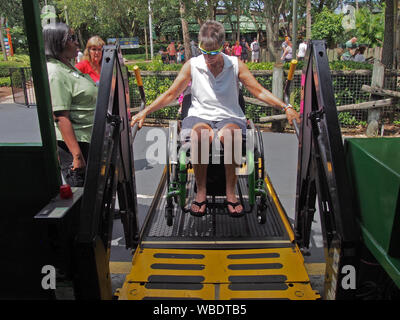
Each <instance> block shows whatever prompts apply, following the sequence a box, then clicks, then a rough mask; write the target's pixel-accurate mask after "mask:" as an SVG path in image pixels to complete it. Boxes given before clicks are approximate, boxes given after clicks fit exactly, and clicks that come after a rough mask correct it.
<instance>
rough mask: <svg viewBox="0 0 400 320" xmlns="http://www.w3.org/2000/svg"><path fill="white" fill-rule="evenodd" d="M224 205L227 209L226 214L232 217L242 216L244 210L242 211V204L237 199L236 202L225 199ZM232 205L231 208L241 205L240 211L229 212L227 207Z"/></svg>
mask: <svg viewBox="0 0 400 320" xmlns="http://www.w3.org/2000/svg"><path fill="white" fill-rule="evenodd" d="M225 205H226V210H227V211H228V214H229V215H230V216H231V217H232V218H240V217H243V216H244V215H245V212H244V207H243V205H242V204H241V203H240V202H239V201H237V202H230V201H226V200H225ZM229 205H230V206H232V208H233V209H235V208H236V207H237V206H240V205H241V206H242V211H240V212H236V211H235V212H231V211H229V208H228V206H229Z"/></svg>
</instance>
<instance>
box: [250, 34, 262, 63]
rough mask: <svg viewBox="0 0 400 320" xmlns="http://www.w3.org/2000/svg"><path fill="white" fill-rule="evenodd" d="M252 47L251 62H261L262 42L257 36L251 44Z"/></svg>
mask: <svg viewBox="0 0 400 320" xmlns="http://www.w3.org/2000/svg"><path fill="white" fill-rule="evenodd" d="M250 49H251V62H260V44H259V43H258V41H257V38H254V41H253V42H252V43H251V44H250Z"/></svg>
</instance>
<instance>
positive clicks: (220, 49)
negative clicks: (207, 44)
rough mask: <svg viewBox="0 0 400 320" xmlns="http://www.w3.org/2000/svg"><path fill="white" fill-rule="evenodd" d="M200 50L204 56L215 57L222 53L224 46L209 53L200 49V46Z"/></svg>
mask: <svg viewBox="0 0 400 320" xmlns="http://www.w3.org/2000/svg"><path fill="white" fill-rule="evenodd" d="M199 49H200V51H201V53H202V54H209V55H210V56H215V55H216V54H218V53H220V52H221V51H222V49H223V46H221V48H219V49H218V50H214V51H207V50H204V49H203V48H202V47H200V45H199Z"/></svg>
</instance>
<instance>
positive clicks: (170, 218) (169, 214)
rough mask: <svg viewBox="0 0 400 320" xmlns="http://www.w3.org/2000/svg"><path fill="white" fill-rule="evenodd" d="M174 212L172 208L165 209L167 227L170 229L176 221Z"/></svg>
mask: <svg viewBox="0 0 400 320" xmlns="http://www.w3.org/2000/svg"><path fill="white" fill-rule="evenodd" d="M172 212H173V210H172V208H170V207H166V208H165V220H166V221H167V226H168V227H171V226H172V222H173V220H174V217H173V215H172Z"/></svg>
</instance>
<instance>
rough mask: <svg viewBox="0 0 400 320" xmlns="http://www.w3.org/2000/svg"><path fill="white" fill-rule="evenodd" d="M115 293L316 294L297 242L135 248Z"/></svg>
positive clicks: (300, 296)
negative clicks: (271, 245) (282, 245)
mask: <svg viewBox="0 0 400 320" xmlns="http://www.w3.org/2000/svg"><path fill="white" fill-rule="evenodd" d="M118 296H119V299H125V300H136V299H151V298H155V299H156V298H171V299H174V298H188V299H206V300H229V299H245V298H248V299H260V298H261V299H304V300H314V299H318V298H320V296H319V294H318V293H317V292H315V291H314V290H312V288H311V285H310V281H309V278H308V275H307V272H306V269H305V266H304V260H303V257H302V255H301V253H300V251H299V250H298V248H297V247H296V246H294V247H289V248H269V249H243V250H242V249H237V250H186V249H150V248H145V249H143V250H142V251H140V250H137V252H136V253H135V255H134V257H133V262H132V269H131V272H130V274H128V275H127V276H126V280H125V283H124V285H123V287H122V288H121V289H119V293H118Z"/></svg>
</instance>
